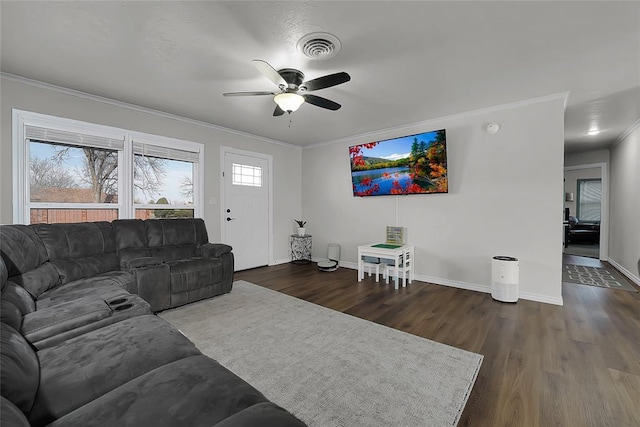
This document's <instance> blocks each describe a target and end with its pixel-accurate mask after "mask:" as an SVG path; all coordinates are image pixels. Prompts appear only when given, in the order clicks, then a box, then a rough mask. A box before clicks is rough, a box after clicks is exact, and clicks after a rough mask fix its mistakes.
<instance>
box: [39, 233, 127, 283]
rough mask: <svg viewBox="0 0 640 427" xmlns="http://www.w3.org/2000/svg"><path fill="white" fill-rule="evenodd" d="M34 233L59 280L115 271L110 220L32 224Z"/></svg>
mask: <svg viewBox="0 0 640 427" xmlns="http://www.w3.org/2000/svg"><path fill="white" fill-rule="evenodd" d="M31 227H34V229H35V231H36V233H37V234H38V236H39V237H40V239H41V240H42V243H43V244H44V247H45V248H46V250H47V254H48V255H49V259H50V260H51V263H52V264H53V265H54V267H55V268H56V270H58V273H59V274H60V283H61V284H65V283H69V282H72V281H74V280H78V279H83V278H86V277H92V276H96V275H98V274H101V273H106V272H108V271H113V270H118V269H119V262H118V257H117V255H116V243H115V234H114V231H113V227H112V226H111V224H110V223H108V222H104V221H99V222H87V223H73V224H36V225H33V226H31Z"/></svg>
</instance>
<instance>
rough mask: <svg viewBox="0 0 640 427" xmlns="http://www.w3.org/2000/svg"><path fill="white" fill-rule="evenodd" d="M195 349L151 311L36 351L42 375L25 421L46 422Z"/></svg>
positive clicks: (195, 351) (183, 356) (190, 353)
mask: <svg viewBox="0 0 640 427" xmlns="http://www.w3.org/2000/svg"><path fill="white" fill-rule="evenodd" d="M198 354H200V352H199V351H198V350H197V349H196V347H195V345H194V344H193V343H192V342H191V341H189V340H188V339H187V338H186V337H185V336H184V335H182V334H181V333H180V332H179V331H178V330H177V329H175V328H174V327H173V326H171V325H170V324H169V323H168V322H165V321H164V320H162V319H160V318H158V317H156V316H153V315H149V316H139V317H135V318H131V319H126V320H123V321H121V322H118V323H114V324H112V325H109V326H105V327H104V328H101V329H97V330H95V331H91V332H88V333H86V334H83V335H81V336H79V337H75V338H72V339H70V340H68V341H65V342H64V343H62V344H60V345H57V346H55V347H50V348H46V349H44V350H41V351H38V358H39V359H40V372H41V374H40V375H41V381H40V388H39V389H38V393H37V396H36V400H35V404H34V406H33V408H32V411H31V414H29V415H28V417H29V421H30V422H31V423H33V424H38V425H39V424H46V423H48V422H51V421H53V420H55V419H57V418H60V417H61V416H64V415H65V414H67V413H69V412H71V411H73V410H74V409H77V408H79V407H80V406H82V405H84V404H86V403H88V402H90V401H92V400H94V399H96V398H98V397H100V396H102V395H103V394H105V393H108V392H109V391H111V390H113V389H114V388H116V387H118V386H120V385H122V384H125V383H127V382H128V381H130V380H132V379H134V378H136V377H138V376H140V375H142V374H145V373H147V372H149V371H151V370H153V369H155V368H158V367H160V366H163V365H166V364H167V363H170V362H173V361H175V360H179V359H182V358H185V357H189V356H194V355H198ZM111 410H113V408H111ZM86 421H88V420H86Z"/></svg>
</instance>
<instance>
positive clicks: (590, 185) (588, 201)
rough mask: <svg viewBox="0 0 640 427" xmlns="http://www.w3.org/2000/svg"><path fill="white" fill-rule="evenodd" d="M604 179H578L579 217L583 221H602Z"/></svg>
mask: <svg viewBox="0 0 640 427" xmlns="http://www.w3.org/2000/svg"><path fill="white" fill-rule="evenodd" d="M601 200H602V181H601V180H599V179H589V180H578V208H577V214H578V219H579V220H580V221H581V222H585V221H597V222H600V217H601V214H600V212H601V204H602V202H601Z"/></svg>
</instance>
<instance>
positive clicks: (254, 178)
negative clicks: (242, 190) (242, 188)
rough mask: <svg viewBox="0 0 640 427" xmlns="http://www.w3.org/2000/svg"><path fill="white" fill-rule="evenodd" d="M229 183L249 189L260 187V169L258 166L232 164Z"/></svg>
mask: <svg viewBox="0 0 640 427" xmlns="http://www.w3.org/2000/svg"><path fill="white" fill-rule="evenodd" d="M231 165H232V170H233V172H232V175H233V176H232V177H231V183H232V184H233V185H246V186H249V187H262V168H261V167H260V166H250V165H240V164H238V163H232V164H231Z"/></svg>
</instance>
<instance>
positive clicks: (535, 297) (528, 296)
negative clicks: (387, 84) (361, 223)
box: [340, 261, 564, 306]
mask: <svg viewBox="0 0 640 427" xmlns="http://www.w3.org/2000/svg"><path fill="white" fill-rule="evenodd" d="M340 267H345V268H350V269H353V270H357V269H358V264H357V263H355V262H346V261H340ZM415 278H416V280H419V281H421V282H426V283H433V284H436V285H442V286H449V287H451V288H458V289H464V290H467V291H475V292H483V293H485V294H490V293H491V285H481V284H478V283H470V282H462V281H459V280H450V279H443V278H441V277H433V276H425V275H422V274H416V275H415ZM519 297H520V298H521V299H525V300H528V301H535V302H541V303H545V304H553V305H560V306H562V305H564V301H563V300H562V296H560V297H558V298H553V297H550V296H548V295H541V294H536V293H532V292H520V295H519Z"/></svg>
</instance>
